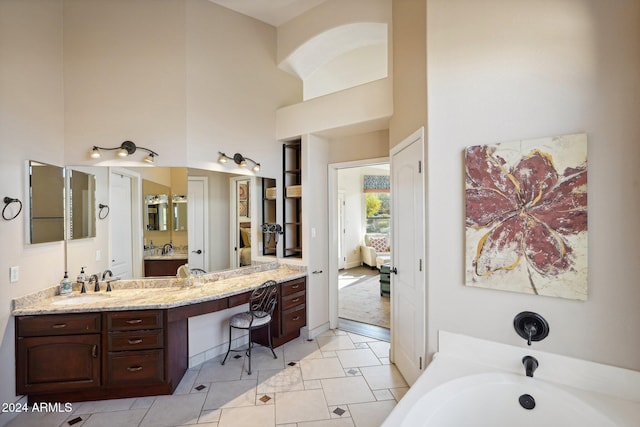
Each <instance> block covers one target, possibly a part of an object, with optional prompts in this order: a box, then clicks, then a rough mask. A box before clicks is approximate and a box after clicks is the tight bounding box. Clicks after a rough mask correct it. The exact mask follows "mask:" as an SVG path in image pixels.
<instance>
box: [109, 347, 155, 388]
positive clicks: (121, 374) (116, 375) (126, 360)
mask: <svg viewBox="0 0 640 427" xmlns="http://www.w3.org/2000/svg"><path fill="white" fill-rule="evenodd" d="M162 352H163V351H162V350H142V351H122V352H118V353H109V354H108V355H107V384H108V385H125V384H151V383H161V382H163V381H164V358H163V356H162Z"/></svg>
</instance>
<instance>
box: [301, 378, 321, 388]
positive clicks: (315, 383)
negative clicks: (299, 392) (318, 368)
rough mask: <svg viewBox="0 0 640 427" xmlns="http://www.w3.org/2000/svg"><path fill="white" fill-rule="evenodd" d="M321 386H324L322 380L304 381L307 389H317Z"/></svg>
mask: <svg viewBox="0 0 640 427" xmlns="http://www.w3.org/2000/svg"><path fill="white" fill-rule="evenodd" d="M319 388H322V383H321V382H320V380H310V381H304V389H305V390H317V389H319Z"/></svg>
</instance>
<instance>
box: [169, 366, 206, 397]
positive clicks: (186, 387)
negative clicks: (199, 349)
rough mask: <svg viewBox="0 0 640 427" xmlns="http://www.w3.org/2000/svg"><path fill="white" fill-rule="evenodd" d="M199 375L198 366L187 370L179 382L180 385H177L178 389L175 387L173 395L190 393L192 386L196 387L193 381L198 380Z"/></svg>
mask: <svg viewBox="0 0 640 427" xmlns="http://www.w3.org/2000/svg"><path fill="white" fill-rule="evenodd" d="M199 373H200V366H198V367H197V368H191V369H187V372H185V373H184V376H183V377H182V379H181V380H180V383H179V384H178V387H176V389H175V391H174V392H173V394H189V393H191V390H192V389H193V387H194V385H196V384H195V381H196V378H198V374H199Z"/></svg>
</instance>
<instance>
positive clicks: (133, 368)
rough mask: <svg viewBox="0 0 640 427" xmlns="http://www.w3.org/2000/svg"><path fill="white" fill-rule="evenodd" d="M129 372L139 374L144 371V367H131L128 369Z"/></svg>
mask: <svg viewBox="0 0 640 427" xmlns="http://www.w3.org/2000/svg"><path fill="white" fill-rule="evenodd" d="M127 371H129V372H138V371H142V366H140V365H138V366H129V367H128V368H127Z"/></svg>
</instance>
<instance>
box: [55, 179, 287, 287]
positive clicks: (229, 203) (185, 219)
mask: <svg viewBox="0 0 640 427" xmlns="http://www.w3.org/2000/svg"><path fill="white" fill-rule="evenodd" d="M92 169H93V171H94V172H95V173H94V175H95V176H96V183H95V186H96V189H97V194H96V198H95V204H96V205H97V204H105V205H109V207H110V214H109V215H108V216H107V217H106V218H105V219H100V220H98V223H97V226H96V228H97V236H96V238H95V239H89V241H87V242H85V243H83V244H82V245H80V244H79V243H72V242H67V248H68V249H70V250H68V253H69V256H68V257H67V270H68V271H69V274H70V275H71V277H75V276H76V275H77V274H78V272H79V271H80V267H82V266H87V270H86V271H87V272H91V273H92V274H93V273H100V272H102V271H104V270H105V269H107V268H108V269H111V270H112V271H113V275H114V276H118V277H121V278H123V279H129V278H138V277H157V276H175V275H176V272H177V268H178V267H179V266H180V265H183V264H185V263H188V264H189V267H190V268H201V269H203V270H205V271H207V272H212V271H219V270H225V269H229V268H235V267H240V266H242V265H250V264H252V263H254V262H255V258H256V257H257V256H258V255H260V256H262V246H261V244H262V233H261V231H260V225H261V224H262V219H261V218H260V217H261V214H262V212H261V211H262V209H261V205H262V203H261V202H262V201H261V188H260V186H258V187H257V188H258V189H257V190H256V191H254V187H255V185H256V182H259V183H260V184H261V180H260V181H256V178H254V177H248V176H241V175H236V174H230V173H224V172H217V171H209V170H203V169H195V168H180V167H153V168H150V167H122V168H109V167H93V168H92ZM273 185H274V186H275V180H273ZM256 197H257V198H256ZM232 230H233V231H232ZM105 235H106V236H105ZM91 240H93V243H94V245H95V246H89V242H90V241H91ZM94 255H95V256H94ZM76 270H77V271H76Z"/></svg>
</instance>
